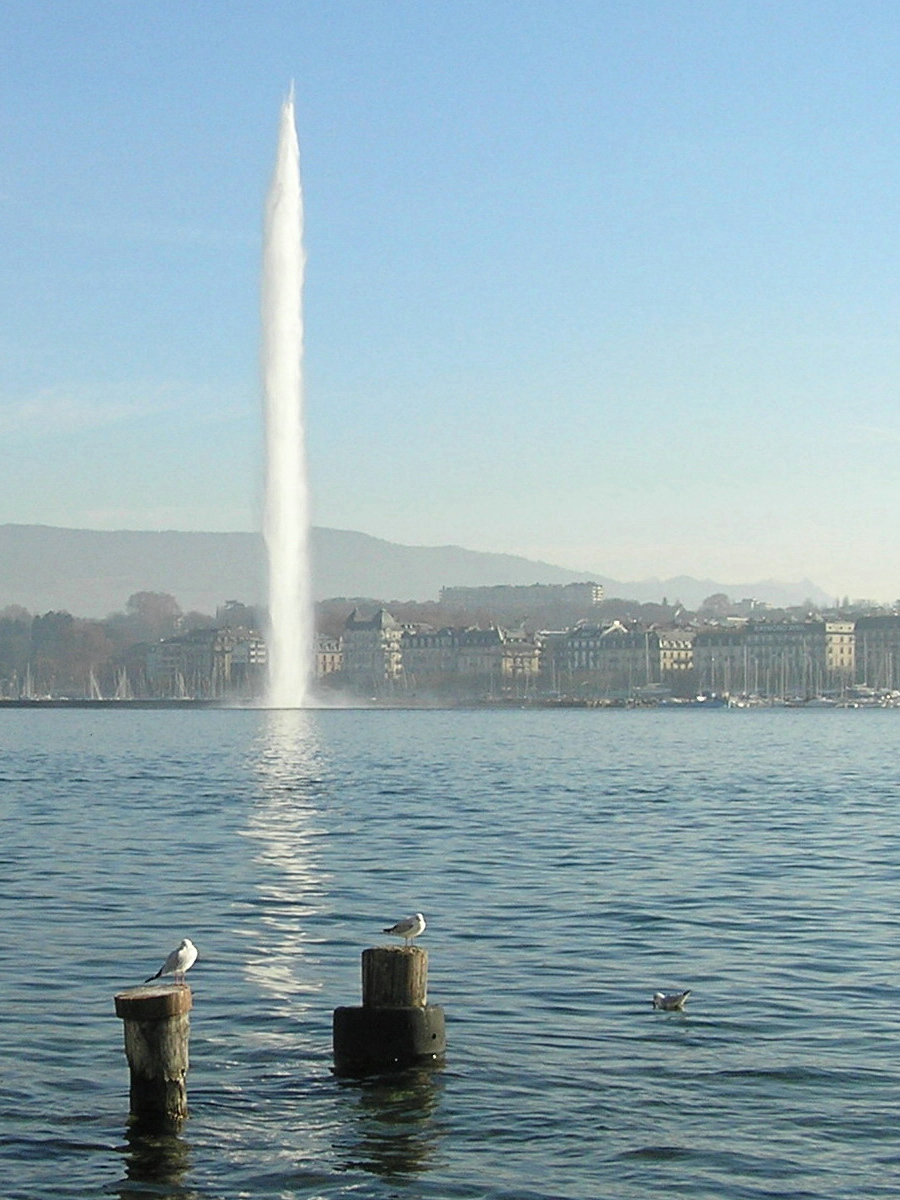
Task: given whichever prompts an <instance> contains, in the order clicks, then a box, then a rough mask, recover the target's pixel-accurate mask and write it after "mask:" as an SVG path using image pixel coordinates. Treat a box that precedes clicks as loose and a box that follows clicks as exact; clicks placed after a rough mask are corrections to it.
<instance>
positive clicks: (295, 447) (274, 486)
mask: <svg viewBox="0 0 900 1200" xmlns="http://www.w3.org/2000/svg"><path fill="white" fill-rule="evenodd" d="M305 263H306V259H305V255H304V252H303V195H302V191H301V187H300V150H299V146H298V144H297V130H296V126H295V121H294V89H293V86H292V87H291V91H290V94H289V95H288V97H287V99H286V100H285V101H284V103H283V105H282V108H281V124H280V129H279V136H278V153H277V157H276V162H275V170H274V172H273V175H272V182H271V185H270V187H269V193H268V197H267V200H266V220H265V240H264V249H263V279H262V372H263V387H264V393H265V428H266V494H265V516H264V520H263V532H264V535H265V542H266V552H267V557H268V571H269V634H268V653H269V679H268V694H267V697H266V702H267V704H268V705H269V706H270V707H272V708H302V707H304V705H306V704H307V703H308V701H309V692H310V686H311V680H312V673H313V672H312V666H313V632H314V631H313V616H312V611H313V606H312V589H311V586H310V570H309V489H308V485H307V475H306V448H305V431H304V421H303V275H304V267H305Z"/></svg>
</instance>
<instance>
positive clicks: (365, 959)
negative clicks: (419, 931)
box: [333, 946, 447, 1075]
mask: <svg viewBox="0 0 900 1200" xmlns="http://www.w3.org/2000/svg"><path fill="white" fill-rule="evenodd" d="M362 995H363V1002H362V1007H361V1008H350V1007H342V1008H336V1009H335V1010H334V1027H333V1033H334V1069H335V1072H336V1074H338V1075H368V1074H372V1073H374V1072H381V1071H396V1070H403V1069H405V1068H406V1067H411V1066H415V1065H417V1064H422V1063H429V1062H437V1061H438V1060H439V1059H440V1058H442V1057H443V1055H444V1052H445V1050H446V1047H447V1041H446V1034H445V1031H444V1010H443V1009H442V1008H440V1007H439V1006H438V1005H436V1004H428V1003H427V995H428V951H427V950H423V949H422V947H421V946H374V947H372V948H371V949H368V950H364V951H363V954H362Z"/></svg>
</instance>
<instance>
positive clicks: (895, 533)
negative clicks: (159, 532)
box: [0, 0, 900, 600]
mask: <svg viewBox="0 0 900 1200" xmlns="http://www.w3.org/2000/svg"><path fill="white" fill-rule="evenodd" d="M0 52H2V56H3V62H4V70H3V72H2V73H0V221H2V231H3V236H2V238H0V288H2V293H3V313H4V318H3V321H2V322H0V470H2V478H3V486H2V490H0V522H20V523H42V524H57V525H68V526H79V527H93V528H105V529H117V528H131V529H154V528H168V529H217V530H237V529H253V528H257V527H258V526H259V522H260V512H261V497H262V482H261V480H262V464H261V446H262V436H261V428H260V426H261V415H260V414H261V402H260V384H259V370H258V354H259V349H258V348H259V316H258V309H259V264H260V256H261V229H262V210H263V202H264V197H265V191H266V188H267V185H268V180H269V176H270V173H271V170H272V165H273V162H274V154H275V144H276V138H277V126H278V115H279V107H280V103H281V100H282V97H283V96H284V94H285V93H286V91H287V89H288V87H289V85H290V82H291V80H292V79H293V80H294V81H295V87H296V106H297V126H298V134H299V139H300V149H301V159H302V171H303V182H304V192H305V205H306V250H307V256H308V266H307V280H306V290H305V319H306V364H305V366H306V403H307V424H308V455H309V463H310V474H311V484H312V494H313V505H314V520H315V522H316V523H317V524H319V525H328V526H333V527H338V528H346V529H358V530H362V531H364V532H367V533H370V534H374V535H376V536H378V537H383V538H387V539H389V540H392V541H398V542H404V543H407V544H417V545H442V544H447V543H455V544H458V545H464V546H467V547H470V548H472V549H481V550H498V551H508V552H512V553H519V554H525V555H528V556H530V557H534V558H541V559H544V560H546V561H550V562H554V563H558V564H561V565H563V566H570V567H573V568H576V569H583V570H590V571H595V572H598V573H603V574H606V575H611V576H613V577H615V578H618V579H640V578H645V577H648V576H653V575H657V576H668V575H673V574H677V573H685V574H691V575H694V576H698V577H709V578H713V579H717V580H720V581H722V582H725V583H728V582H735V583H737V582H744V581H750V580H754V579H762V578H767V577H774V578H780V579H791V580H793V579H799V578H802V577H809V578H810V579H812V580H813V581H814V582H815V583H817V584H818V585H819V586H821V587H823V588H825V589H826V591H829V592H831V593H833V594H834V595H838V594H840V595H843V594H845V593H846V594H850V595H851V596H855V597H856V596H858V597H862V596H872V597H875V598H878V599H891V600H892V599H894V598H896V597H897V596H900V561H898V553H897V551H898V541H900V504H898V475H900V465H898V464H900V407H898V393H900V233H898V231H900V22H898V20H897V9H896V5H895V4H893V3H871V2H866V0H861V2H860V0H857V2H855V3H838V2H824V0H823V2H820V3H804V2H803V0H793V2H792V3H790V4H787V3H783V2H778V3H767V2H766V0H758V2H755V3H739V2H730V0H720V2H718V3H699V2H698V3H692V2H687V0H686V2H684V3H674V2H667V3H657V2H651V0H647V2H634V3H628V2H625V0H622V2H617V3H606V4H604V3H599V2H597V0H592V2H584V3H582V2H580V0H572V2H569V3H566V2H562V0H560V2H556V3H550V2H549V0H544V2H541V3H532V2H530V0H519V2H516V3H512V2H507V0H494V2H483V0H452V2H449V0H441V2H435V0H418V2H416V3H412V2H408V0H382V2H378V3H376V2H374V0H373V2H371V3H357V2H353V0H345V2H340V0H332V2H318V0H315V2H314V0H307V2H305V0H292V2H290V3H282V2H280V0H260V2H258V3H254V4H251V3H249V0H247V2H244V3H232V2H229V0H217V2H215V3H214V2H212V0H209V2H196V0H195V2H190V0H182V2H181V3H170V2H167V0H156V2H154V3H152V4H132V3H112V2H101V0H93V2H89V0H81V2H79V0H68V2H67V3H48V2H43V0H4V3H3V5H2V6H0Z"/></svg>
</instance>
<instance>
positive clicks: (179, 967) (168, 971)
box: [144, 938, 197, 983]
mask: <svg viewBox="0 0 900 1200" xmlns="http://www.w3.org/2000/svg"><path fill="white" fill-rule="evenodd" d="M196 961H197V947H196V946H195V945H194V943H193V942H192V941H191V939H190V938H182V939H181V941H180V942H179V943H178V945H177V946H176V947H175V949H174V950H173V951H172V953H171V954H170V955H169V957H168V958H167V959H166V961H165V962H164V963H163V965H162V966H161V967H160V968H159V970H158V971H157V972H156V974H155V975H151V976H150V977H149V978H148V979H145V980H144V983H149V982H150V980H151V979H159V977H160V975H174V976H175V982H176V983H184V973H185V971H189V970H190V969H191V967H192V966H193V965H194V963H195V962H196Z"/></svg>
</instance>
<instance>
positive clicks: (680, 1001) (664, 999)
mask: <svg viewBox="0 0 900 1200" xmlns="http://www.w3.org/2000/svg"><path fill="white" fill-rule="evenodd" d="M690 994H691V989H690V988H688V990H687V991H686V992H654V993H653V1007H654V1008H661V1009H662V1010H663V1011H664V1012H684V1002H685V1000H687V998H688V996H689V995H690Z"/></svg>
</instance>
